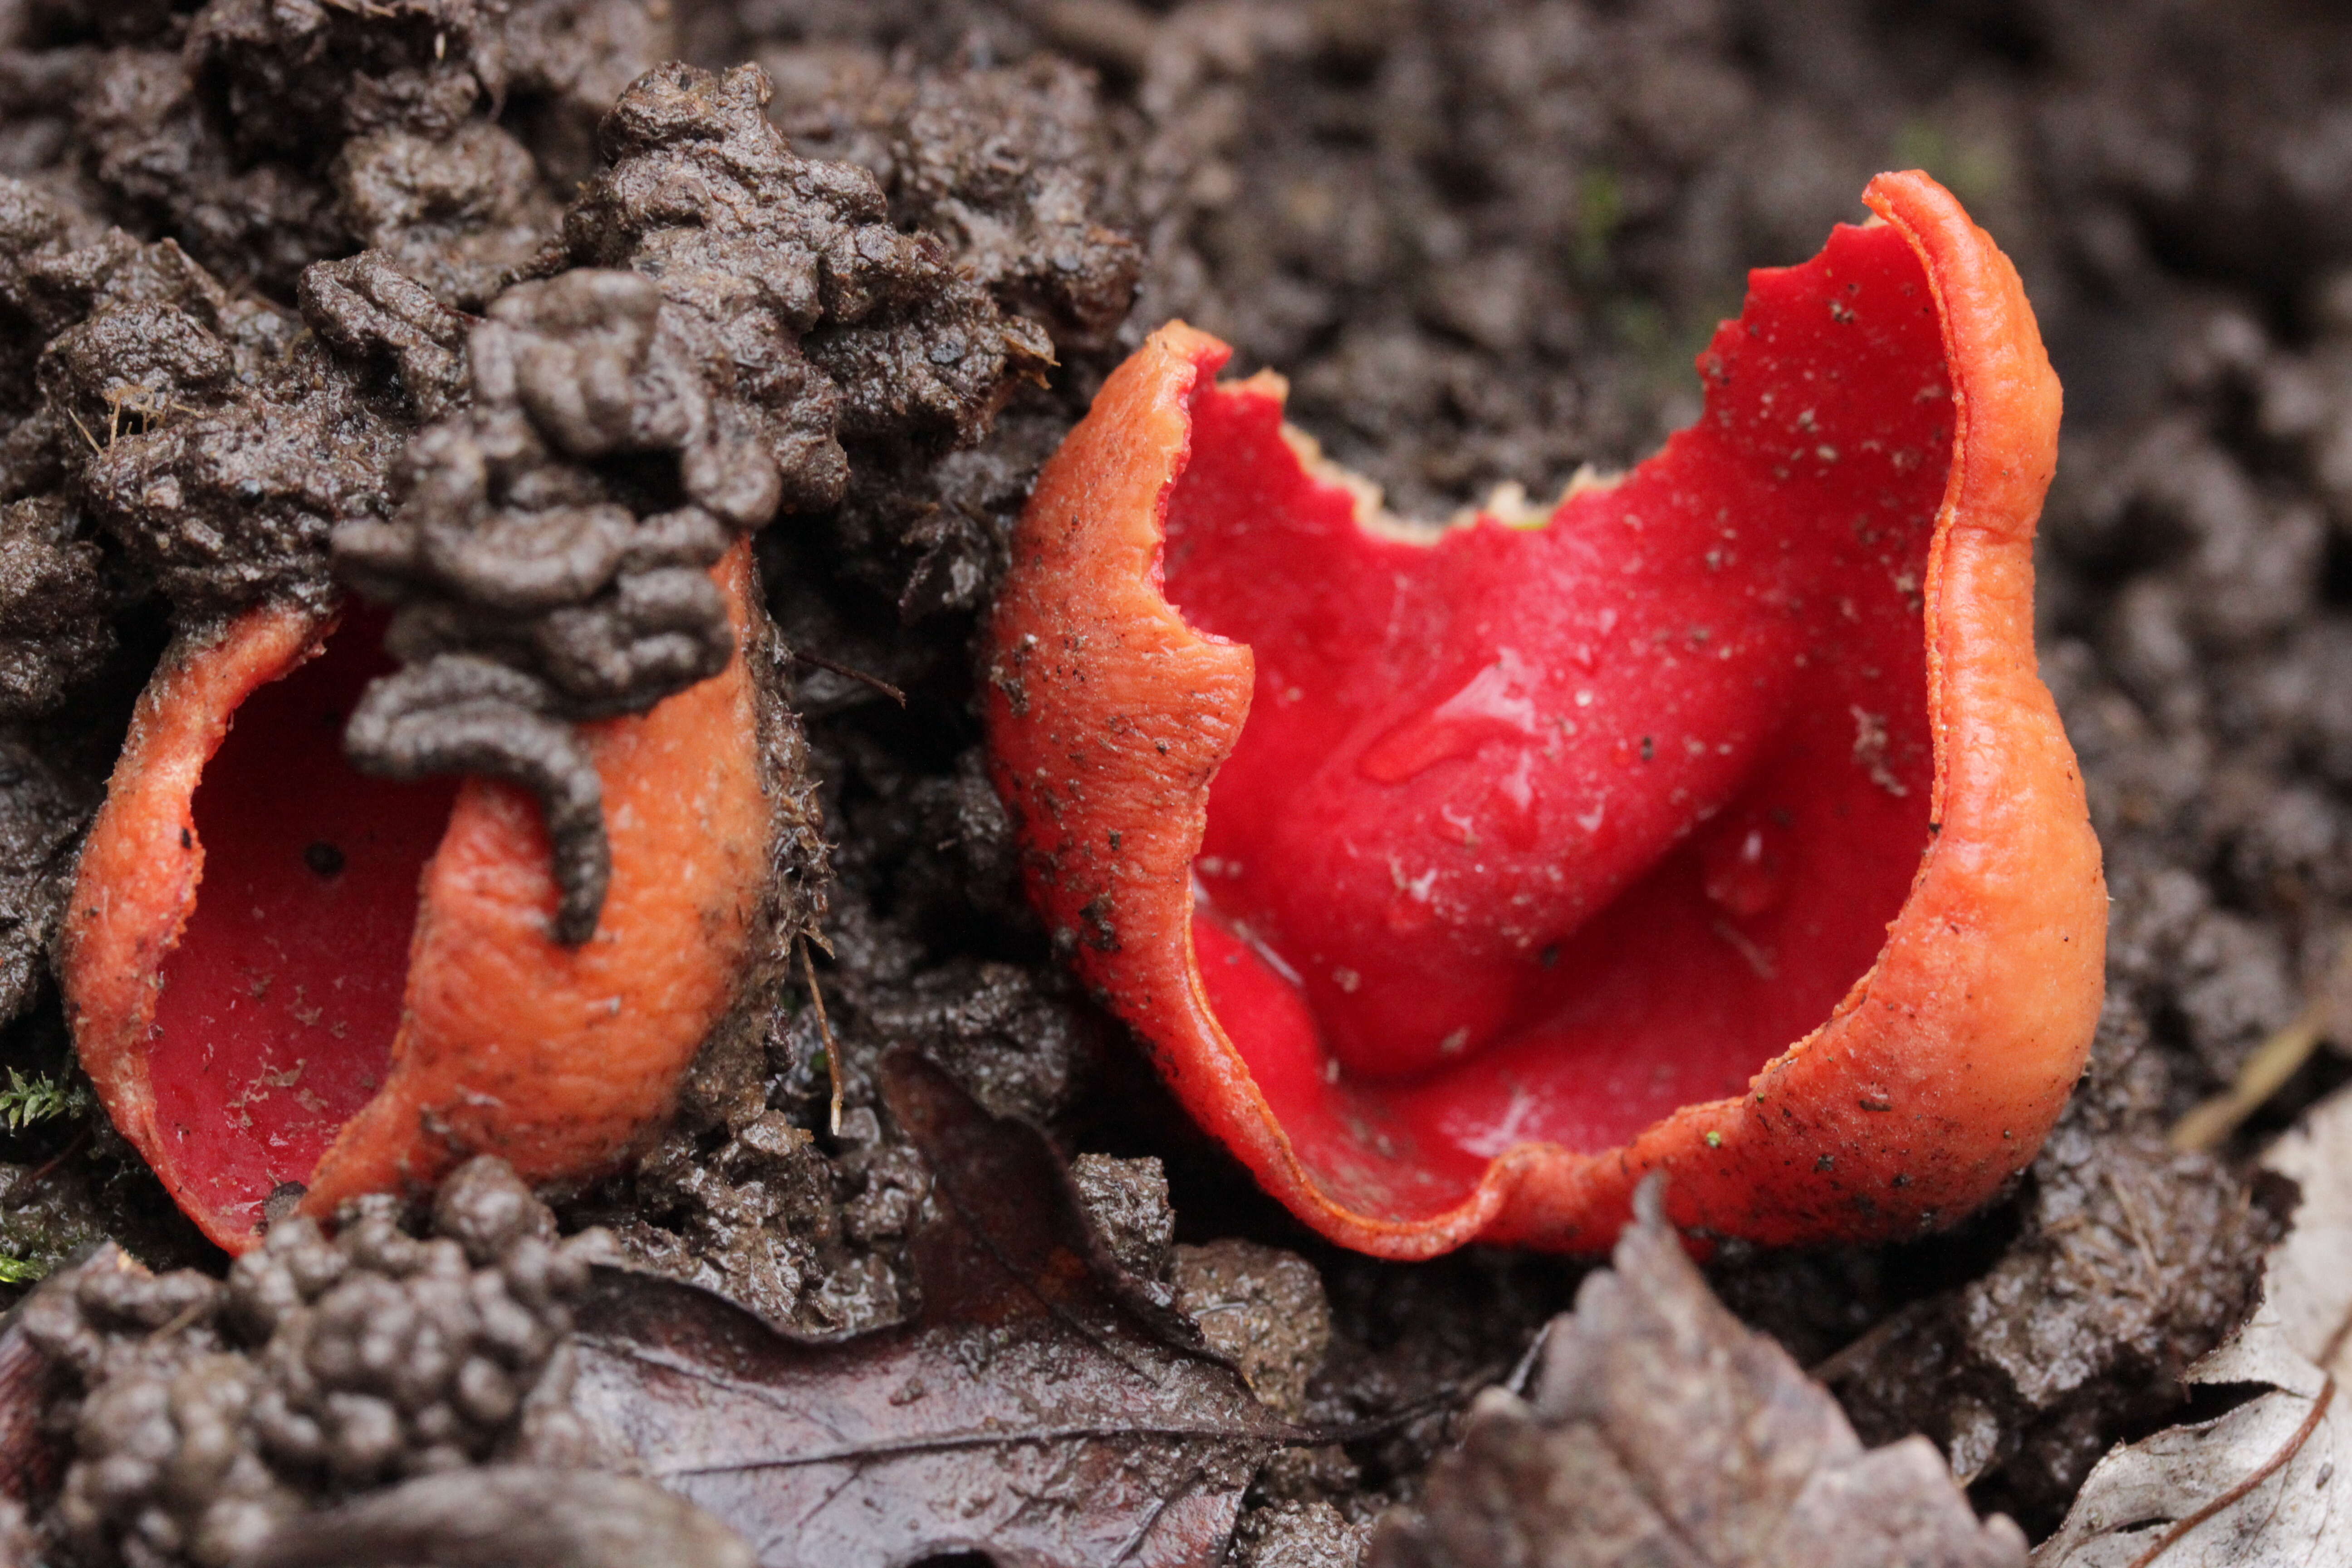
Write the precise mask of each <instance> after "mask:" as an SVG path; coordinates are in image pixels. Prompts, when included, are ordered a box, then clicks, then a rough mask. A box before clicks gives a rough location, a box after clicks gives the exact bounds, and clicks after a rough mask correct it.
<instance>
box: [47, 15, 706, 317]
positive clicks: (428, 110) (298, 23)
mask: <svg viewBox="0 0 2352 1568" xmlns="http://www.w3.org/2000/svg"><path fill="white" fill-rule="evenodd" d="M187 9H188V8H185V7H182V6H176V5H160V4H158V5H148V4H143V3H142V4H138V5H128V6H119V5H111V4H89V5H73V4H65V5H47V4H39V5H30V6H20V7H16V8H13V9H12V13H11V16H10V21H11V22H12V24H13V26H10V27H9V28H7V29H6V32H7V33H8V34H13V36H8V37H0V43H5V44H6V45H9V46H13V47H10V48H9V49H8V50H7V52H6V54H5V57H0V58H5V62H6V67H7V68H9V69H10V70H11V71H12V72H13V73H14V74H16V76H18V77H19V78H20V79H25V80H26V81H27V83H28V84H35V83H37V84H38V86H39V88H40V89H42V90H39V91H37V92H35V93H31V94H27V95H26V96H27V97H29V98H30V99H31V100H32V101H31V102H29V103H26V104H25V105H24V106H23V107H24V108H25V109H29V110H33V111H34V114H33V116H32V117H30V118H31V121H32V122H31V123H29V124H19V125H18V126H17V127H16V136H15V137H14V139H13V140H14V142H15V145H16V151H17V154H18V156H17V158H16V163H17V164H18V165H19V168H18V169H17V171H16V172H31V170H32V169H33V168H38V169H40V170H41V172H42V173H44V174H46V175H47V177H49V178H51V179H53V180H54V181H56V182H57V183H58V184H61V185H67V186H70V187H72V188H74V189H76V190H78V191H79V192H80V193H81V194H82V196H83V198H84V201H85V204H86V205H88V206H89V208H90V209H91V210H92V211H93V212H97V213H100V214H102V215H103V216H106V217H108V218H110V219H111V220H113V221H115V222H118V223H121V224H123V225H125V226H128V227H131V228H133V229H134V230H138V231H140V232H142V233H152V234H169V235H172V236H173V237H177V238H178V239H179V240H180V241H181V242H182V243H183V244H184V245H185V246H187V247H188V248H189V250H190V251H191V252H192V253H193V254H194V255H195V256H196V257H197V258H198V259H200V260H201V261H203V262H205V264H206V265H207V266H208V267H210V268H213V269H214V270H215V272H217V273H218V274H219V275H220V276H222V277H223V278H225V279H228V280H229V281H230V282H231V283H233V284H245V283H254V284H257V285H259V286H260V287H261V288H263V289H265V290H268V291H269V292H272V293H275V294H277V295H278V297H280V298H283V297H285V295H286V294H288V293H289V292H290V291H291V289H292V288H293V286H294V283H295V280H296V279H297V278H298V277H299V274H300V273H301V271H302V269H303V268H305V267H307V266H309V265H310V263H311V262H313V261H317V260H320V259H324V258H330V257H334V256H338V255H341V254H344V253H347V252H348V251H350V250H351V249H352V248H354V247H357V246H373V247H382V248H384V249H387V250H389V251H393V252H395V253H399V254H402V255H403V256H404V258H407V259H412V260H414V259H416V258H419V257H421V256H422V255H423V254H424V253H425V251H426V250H427V249H428V248H429V247H433V246H434V245H435V242H436V239H441V240H446V242H447V247H446V250H444V251H443V253H442V254H440V255H437V256H435V257H434V258H432V264H431V265H430V266H429V267H426V268H421V269H420V271H421V273H422V274H423V276H421V277H420V280H421V281H424V282H425V283H427V284H428V285H430V286H432V287H434V288H436V289H439V290H444V291H446V298H447V299H448V300H449V301H450V302H451V303H467V302H470V301H476V300H480V299H483V298H486V297H487V296H488V294H489V293H490V292H492V291H493V287H494V285H495V283H496V282H498V281H499V280H500V279H502V278H503V276H504V275H505V274H506V273H507V272H508V270H509V268H513V267H515V266H516V265H518V264H519V263H520V262H521V261H522V260H524V259H526V258H528V255H529V253H530V249H531V248H532V246H531V244H530V243H528V242H527V238H526V237H528V238H529V239H530V240H535V239H536V238H538V237H543V235H544V233H545V229H546V226H547V225H548V223H549V220H551V218H552V217H553V216H554V205H553V202H552V201H551V200H550V199H549V198H550V195H551V194H553V195H560V194H561V193H562V192H565V191H568V190H569V188H570V185H571V184H572V182H573V181H575V180H577V179H579V178H582V177H584V176H585V175H586V174H589V173H590V172H591V171H592V170H593V166H594V159H593V146H594V142H593V130H594V126H595V123H596V121H597V120H598V119H599V118H601V117H602V115H603V114H604V111H605V110H606V109H608V108H609V107H610V106H611V104H612V102H613V100H614V99H615V98H616V97H618V96H619V94H620V91H621V89H623V88H624V87H625V86H626V85H627V84H628V82H629V81H630V80H631V79H634V78H635V77H636V76H637V75H639V74H640V73H641V72H643V71H644V70H646V68H649V67H650V66H652V65H654V64H655V63H656V61H658V60H661V59H662V58H666V57H667V55H668V54H669V53H670V52H671V48H672V41H671V37H670V34H669V29H668V27H667V23H666V21H665V20H664V17H665V16H666V13H667V7H660V6H647V5H638V4H635V3H633V0H523V3H520V4H491V3H488V0H392V3H389V4H382V5H366V6H345V5H276V4H270V3H268V0H213V3H212V4H210V5H205V6H203V7H202V8H200V9H196V10H195V12H194V15H193V16H190V15H187V14H186V11H187ZM484 110H494V111H496V112H497V113H498V115H499V118H500V119H502V120H503V121H505V124H504V125H503V127H490V126H486V125H484V124H483V123H482V121H481V120H480V116H481V114H482V113H483V111H484ZM19 112H20V113H21V112H22V110H19ZM518 154H520V156H518Z"/></svg>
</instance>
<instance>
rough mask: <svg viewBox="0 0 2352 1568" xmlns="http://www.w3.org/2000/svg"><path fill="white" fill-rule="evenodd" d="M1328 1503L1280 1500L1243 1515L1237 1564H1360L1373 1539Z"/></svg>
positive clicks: (1285, 1567) (1325, 1567)
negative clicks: (1367, 1544)
mask: <svg viewBox="0 0 2352 1568" xmlns="http://www.w3.org/2000/svg"><path fill="white" fill-rule="evenodd" d="M1371 1535H1372V1527H1371V1525H1370V1523H1368V1522H1367V1523H1357V1522H1354V1521H1350V1520H1349V1518H1348V1516H1347V1515H1346V1514H1343V1513H1341V1512H1340V1511H1339V1510H1338V1509H1336V1508H1334V1507H1332V1506H1331V1505H1330V1504H1329V1503H1328V1502H1289V1503H1276V1504H1273V1505H1271V1506H1269V1507H1265V1508H1259V1509H1253V1510H1250V1511H1249V1512H1248V1513H1246V1514H1244V1515H1243V1516H1242V1522H1241V1526H1240V1528H1239V1529H1237V1530H1236V1531H1234V1547H1233V1555H1232V1556H1231V1557H1230V1558H1229V1559H1228V1560H1227V1561H1229V1562H1231V1563H1233V1564H1234V1568H1355V1565H1356V1564H1357V1563H1359V1562H1360V1561H1362V1559H1363V1554H1364V1545H1365V1543H1366V1542H1369V1541H1370V1539H1371Z"/></svg>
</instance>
